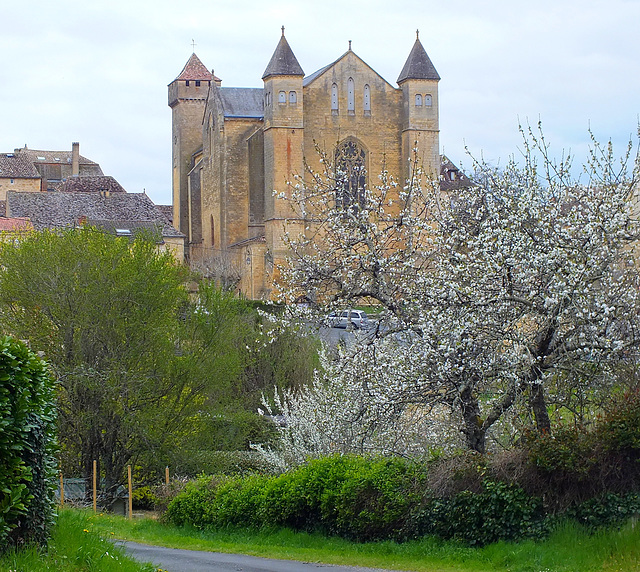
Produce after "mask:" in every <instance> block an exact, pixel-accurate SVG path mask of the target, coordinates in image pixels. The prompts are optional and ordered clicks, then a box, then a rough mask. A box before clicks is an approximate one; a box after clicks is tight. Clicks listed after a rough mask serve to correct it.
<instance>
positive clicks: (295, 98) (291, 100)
mask: <svg viewBox="0 0 640 572" xmlns="http://www.w3.org/2000/svg"><path fill="white" fill-rule="evenodd" d="M289 103H298V94H297V93H296V92H295V91H290V92H289Z"/></svg>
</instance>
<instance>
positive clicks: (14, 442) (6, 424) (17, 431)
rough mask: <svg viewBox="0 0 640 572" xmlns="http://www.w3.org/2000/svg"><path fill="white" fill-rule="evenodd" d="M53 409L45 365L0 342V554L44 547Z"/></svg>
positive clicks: (50, 508)
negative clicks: (30, 544)
mask: <svg viewBox="0 0 640 572" xmlns="http://www.w3.org/2000/svg"><path fill="white" fill-rule="evenodd" d="M54 435H55V405H54V388H53V381H52V378H51V376H50V375H49V372H48V369H47V366H46V364H45V363H44V362H43V361H42V360H41V359H40V358H39V357H38V356H37V355H35V354H34V353H33V352H32V351H31V350H29V348H28V347H27V346H26V345H25V344H24V343H23V342H19V341H17V340H14V339H12V338H10V337H6V336H5V337H0V550H2V549H3V548H6V547H8V546H11V545H19V544H23V543H26V542H34V543H38V544H45V543H46V541H47V538H48V536H49V531H50V527H51V525H52V524H53V519H54V503H55V499H54V493H55V479H54V471H55V457H54V449H55V437H54Z"/></svg>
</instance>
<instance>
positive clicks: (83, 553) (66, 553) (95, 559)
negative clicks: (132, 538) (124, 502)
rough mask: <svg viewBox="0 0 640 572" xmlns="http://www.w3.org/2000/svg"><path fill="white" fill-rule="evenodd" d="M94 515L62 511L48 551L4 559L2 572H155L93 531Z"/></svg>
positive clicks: (20, 553) (12, 553) (16, 552)
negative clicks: (127, 555)
mask: <svg viewBox="0 0 640 572" xmlns="http://www.w3.org/2000/svg"><path fill="white" fill-rule="evenodd" d="M91 518H92V513H88V512H85V511H76V510H63V511H61V513H60V515H59V517H58V521H57V524H56V525H55V527H54V529H53V531H52V537H51V540H50V542H49V548H48V550H40V549H38V548H34V547H28V548H24V549H21V550H10V551H9V552H7V553H5V554H4V555H2V556H0V571H1V572H47V571H51V572H54V571H55V572H153V571H156V568H155V567H153V566H151V565H144V564H139V563H137V562H135V561H134V560H132V559H131V558H128V557H126V556H125V555H124V552H123V550H122V548H119V547H117V546H114V545H113V544H112V543H111V542H109V541H108V540H106V538H107V536H112V535H107V536H104V537H101V536H100V535H99V534H96V533H95V532H92V531H91V528H92V520H91Z"/></svg>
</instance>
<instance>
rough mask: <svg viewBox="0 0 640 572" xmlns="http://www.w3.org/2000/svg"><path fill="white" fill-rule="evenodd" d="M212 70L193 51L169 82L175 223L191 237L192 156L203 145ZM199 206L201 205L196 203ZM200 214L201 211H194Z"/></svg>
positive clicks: (213, 78) (197, 214)
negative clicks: (205, 114)
mask: <svg viewBox="0 0 640 572" xmlns="http://www.w3.org/2000/svg"><path fill="white" fill-rule="evenodd" d="M216 79H217V78H215V77H214V76H213V75H212V74H211V72H210V71H209V70H208V69H207V68H206V67H205V65H204V64H203V63H202V62H201V61H200V59H199V58H198V56H196V54H195V53H194V54H192V55H191V57H190V58H189V60H188V61H187V63H186V64H185V66H184V68H183V69H182V71H181V72H180V74H179V75H178V77H176V79H174V80H173V81H172V82H171V83H170V84H169V107H171V110H172V137H171V141H172V145H171V149H172V183H173V184H172V187H173V189H172V191H173V224H174V226H175V227H176V228H177V229H178V230H179V231H180V232H182V233H184V234H185V235H186V236H187V237H188V238H189V242H190V241H191V232H190V230H191V220H190V219H191V216H190V204H189V203H190V200H189V185H188V175H189V171H190V170H191V167H192V164H191V163H192V156H193V154H194V153H195V152H196V151H198V150H199V149H200V148H201V147H202V115H203V113H204V108H205V104H206V101H207V94H208V91H209V86H210V85H211V81H212V80H216ZM194 206H195V207H197V208H198V211H199V205H194ZM193 215H194V216H199V212H198V213H193Z"/></svg>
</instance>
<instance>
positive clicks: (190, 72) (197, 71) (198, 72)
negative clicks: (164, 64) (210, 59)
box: [176, 54, 220, 81]
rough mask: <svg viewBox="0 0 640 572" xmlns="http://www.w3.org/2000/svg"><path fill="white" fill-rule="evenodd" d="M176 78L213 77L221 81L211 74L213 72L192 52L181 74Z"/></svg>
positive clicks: (209, 78) (205, 78) (206, 79)
mask: <svg viewBox="0 0 640 572" xmlns="http://www.w3.org/2000/svg"><path fill="white" fill-rule="evenodd" d="M176 79H185V80H186V79H189V80H191V79H201V80H202V79H203V80H205V81H208V80H211V79H213V80H215V81H220V79H219V78H217V77H215V76H212V75H211V72H210V71H209V70H208V69H207V68H206V66H205V65H204V64H203V63H202V62H201V61H200V58H199V57H198V56H196V55H195V54H191V57H190V58H189V61H187V63H186V64H185V66H184V68H182V71H181V72H180V75H179V76H178V77H177V78H176Z"/></svg>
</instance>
